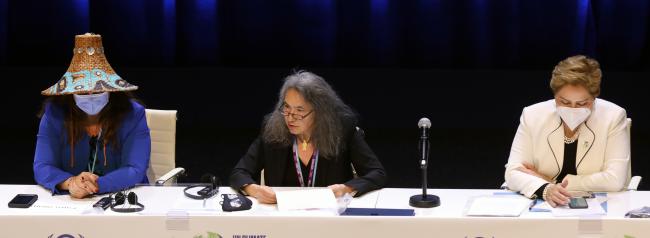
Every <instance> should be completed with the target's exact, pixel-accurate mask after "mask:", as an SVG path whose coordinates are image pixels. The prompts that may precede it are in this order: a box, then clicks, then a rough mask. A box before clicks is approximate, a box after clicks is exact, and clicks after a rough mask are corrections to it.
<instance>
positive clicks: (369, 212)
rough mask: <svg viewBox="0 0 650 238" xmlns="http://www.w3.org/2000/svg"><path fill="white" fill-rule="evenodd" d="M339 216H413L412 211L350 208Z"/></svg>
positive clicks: (413, 212)
mask: <svg viewBox="0 0 650 238" xmlns="http://www.w3.org/2000/svg"><path fill="white" fill-rule="evenodd" d="M341 216H415V211H414V210H413V209H392V208H354V207H350V208H348V209H345V212H343V213H341Z"/></svg>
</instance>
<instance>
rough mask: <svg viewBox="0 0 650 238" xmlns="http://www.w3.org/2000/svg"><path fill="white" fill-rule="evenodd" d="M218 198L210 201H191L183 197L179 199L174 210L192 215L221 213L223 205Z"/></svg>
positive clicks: (174, 205)
mask: <svg viewBox="0 0 650 238" xmlns="http://www.w3.org/2000/svg"><path fill="white" fill-rule="evenodd" d="M216 198H217V196H214V197H212V198H208V199H200V200H198V199H191V198H187V197H181V198H179V199H177V200H176V201H175V202H174V204H173V206H172V210H180V211H186V212H191V213H196V212H217V211H221V205H220V204H219V200H220V199H216Z"/></svg>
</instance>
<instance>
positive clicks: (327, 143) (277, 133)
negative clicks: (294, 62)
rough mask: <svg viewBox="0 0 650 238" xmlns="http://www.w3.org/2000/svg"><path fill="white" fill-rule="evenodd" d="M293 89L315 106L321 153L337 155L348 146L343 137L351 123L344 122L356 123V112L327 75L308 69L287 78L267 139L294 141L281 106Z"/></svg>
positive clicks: (270, 116) (316, 137)
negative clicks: (324, 77) (343, 141)
mask: <svg viewBox="0 0 650 238" xmlns="http://www.w3.org/2000/svg"><path fill="white" fill-rule="evenodd" d="M289 89H294V90H296V91H298V93H300V95H301V96H302V97H303V98H304V99H305V100H306V101H307V102H309V103H310V104H311V105H312V106H313V108H314V111H313V112H312V113H313V114H314V115H313V116H314V127H313V128H314V131H313V132H312V139H311V141H313V143H314V145H315V146H316V148H318V151H319V152H318V153H319V154H320V155H321V156H323V157H324V158H334V157H336V156H337V155H338V154H339V153H340V152H341V150H342V149H343V147H344V145H342V139H343V136H344V135H343V133H345V129H347V128H344V125H347V124H344V122H346V121H350V122H352V123H356V116H355V114H354V112H353V111H352V109H351V108H350V107H349V106H348V105H346V104H345V103H343V100H341V98H339V96H338V95H337V94H336V92H335V91H334V89H332V87H331V86H330V85H329V84H328V83H327V82H325V80H324V79H323V78H321V77H320V76H318V75H316V74H314V73H311V72H308V71H298V72H296V73H294V74H291V75H289V76H287V77H286V78H285V80H284V84H283V85H282V88H281V90H280V94H279V95H278V102H277V104H276V107H275V109H276V110H273V111H272V112H271V113H269V114H268V115H267V116H266V119H265V121H264V129H263V130H264V131H263V134H262V138H263V140H264V141H265V142H266V143H274V144H280V145H290V144H291V143H292V139H293V136H292V135H291V133H290V132H289V129H288V128H287V126H286V124H285V121H284V116H283V115H282V114H281V113H280V112H279V110H277V109H279V108H282V106H283V105H284V97H285V95H286V93H287V90H289Z"/></svg>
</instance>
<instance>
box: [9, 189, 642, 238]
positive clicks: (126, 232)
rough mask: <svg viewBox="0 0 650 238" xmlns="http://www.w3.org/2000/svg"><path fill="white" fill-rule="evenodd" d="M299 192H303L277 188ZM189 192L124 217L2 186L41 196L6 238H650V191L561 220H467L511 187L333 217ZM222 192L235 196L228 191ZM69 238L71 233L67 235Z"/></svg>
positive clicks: (12, 219) (445, 194)
mask: <svg viewBox="0 0 650 238" xmlns="http://www.w3.org/2000/svg"><path fill="white" fill-rule="evenodd" d="M276 189H295V188H276ZM182 190H183V187H150V186H145V187H137V188H134V189H132V190H131V191H133V192H135V193H137V195H138V200H139V201H140V202H141V203H143V204H145V206H146V209H145V210H144V211H142V212H139V213H133V214H121V213H115V212H112V211H110V210H107V211H105V212H103V213H93V211H92V208H91V206H92V204H93V203H95V202H96V201H97V200H99V198H100V197H93V198H88V199H82V200H78V199H71V198H70V197H69V196H67V195H63V196H52V195H51V194H50V193H49V191H47V190H45V189H43V188H41V187H40V186H36V185H0V191H1V193H0V202H2V203H3V204H7V203H8V202H9V201H10V200H11V199H12V198H13V197H14V196H15V195H16V194H19V193H27V194H38V196H39V199H38V201H37V202H36V203H35V204H34V205H33V206H32V207H30V208H28V209H20V208H8V207H7V205H2V206H0V226H1V227H2V229H0V237H59V236H62V235H70V236H67V237H116V236H117V237H206V238H207V237H237V238H243V237H247V238H261V237H625V236H627V237H637V238H638V237H650V219H629V218H624V214H625V213H626V212H627V211H629V210H632V209H635V208H639V207H642V206H650V192H647V191H630V192H621V193H609V194H608V195H607V208H608V209H607V215H606V216H598V217H561V218H560V217H553V216H552V214H551V213H549V212H528V211H526V212H524V213H523V214H522V215H521V216H520V217H514V218H512V217H466V216H464V215H463V210H464V209H465V207H466V205H467V201H468V199H471V198H472V197H475V196H481V195H492V194H494V193H499V192H503V190H477V189H430V190H429V192H430V193H431V194H436V195H438V196H440V200H441V206H439V207H436V208H415V209H414V210H415V213H416V215H415V216H414V217H375V216H369V217H362V216H331V215H325V214H321V213H280V212H278V211H277V209H276V206H274V205H262V204H258V203H257V202H256V201H255V199H253V198H251V199H252V200H253V202H254V204H253V208H252V209H251V210H248V211H242V212H222V211H221V208H220V206H219V205H218V202H219V197H220V196H215V198H213V199H210V200H208V201H207V202H206V207H203V201H201V200H190V199H188V198H185V197H184V195H183V192H182ZM420 192H421V190H420V189H404V188H385V189H382V190H378V191H374V192H371V193H368V194H366V195H364V196H362V197H359V198H355V199H354V200H353V201H352V203H351V204H350V207H364V208H401V209H413V208H412V207H410V206H409V205H408V201H409V197H410V196H411V195H415V194H419V193H420ZM220 193H233V191H232V190H231V189H230V188H227V187H222V188H221V189H220ZM62 237H66V236H62Z"/></svg>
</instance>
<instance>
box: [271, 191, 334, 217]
mask: <svg viewBox="0 0 650 238" xmlns="http://www.w3.org/2000/svg"><path fill="white" fill-rule="evenodd" d="M275 196H276V198H277V202H278V210H279V211H281V212H287V211H318V210H327V211H334V212H336V211H337V208H338V206H337V203H336V198H335V197H334V193H333V192H332V190H331V189H329V188H316V189H306V190H303V189H301V190H293V191H276V192H275Z"/></svg>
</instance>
